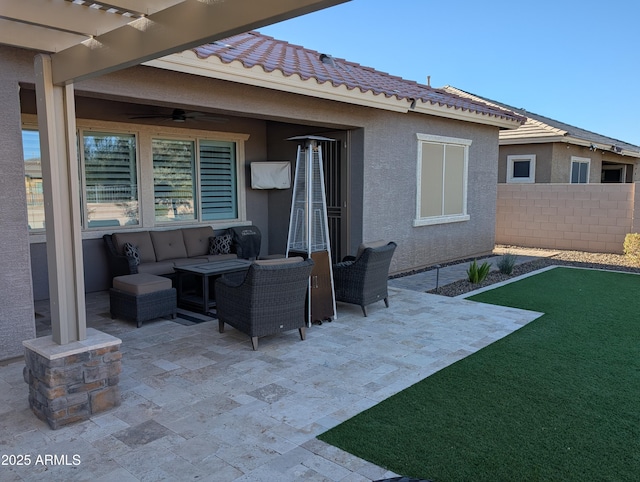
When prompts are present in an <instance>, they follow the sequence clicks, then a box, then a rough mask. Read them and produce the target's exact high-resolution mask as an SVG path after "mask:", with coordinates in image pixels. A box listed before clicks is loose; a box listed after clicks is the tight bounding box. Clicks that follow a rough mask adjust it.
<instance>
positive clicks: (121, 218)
mask: <svg viewBox="0 0 640 482" xmlns="http://www.w3.org/2000/svg"><path fill="white" fill-rule="evenodd" d="M81 139H82V140H81V142H82V146H83V148H82V152H81V160H82V169H83V174H84V175H83V179H84V201H83V207H84V219H85V227H88V228H103V227H110V226H128V225H137V224H139V220H140V216H139V206H138V170H137V158H136V136H135V135H133V134H117V133H107V132H90V131H84V132H81Z"/></svg>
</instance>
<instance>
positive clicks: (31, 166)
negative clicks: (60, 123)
mask: <svg viewBox="0 0 640 482" xmlns="http://www.w3.org/2000/svg"><path fill="white" fill-rule="evenodd" d="M22 151H23V156H24V183H25V187H26V191H27V219H28V221H27V222H28V225H29V229H44V227H45V225H44V198H43V194H42V164H41V162H40V133H39V132H38V131H37V130H31V129H25V130H23V131H22Z"/></svg>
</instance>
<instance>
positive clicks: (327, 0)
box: [51, 0, 348, 85]
mask: <svg viewBox="0 0 640 482" xmlns="http://www.w3.org/2000/svg"><path fill="white" fill-rule="evenodd" d="M346 1H348V0H270V1H269V2H255V0H234V1H233V2H219V1H208V0H207V1H206V0H184V1H182V2H180V3H178V4H176V5H173V6H171V7H169V8H166V9H164V10H160V11H158V12H156V13H153V14H151V15H149V16H147V17H144V18H140V19H137V20H135V21H133V22H131V23H129V24H127V25H125V26H122V27H119V28H116V29H114V30H111V31H109V32H107V33H105V34H103V35H99V36H96V37H95V38H92V39H91V41H90V42H87V43H88V45H85V43H80V44H78V45H75V46H73V47H70V48H68V49H65V50H63V51H61V52H58V53H55V54H53V55H52V56H51V59H52V71H53V82H54V84H56V85H60V84H69V83H73V82H78V81H81V80H84V79H87V78H91V77H94V76H97V75H103V74H106V73H109V72H113V71H116V70H120V69H123V68H126V67H131V66H134V65H138V64H140V63H142V62H145V61H148V60H151V59H154V58H158V57H162V56H165V55H169V54H172V53H174V52H180V51H183V50H186V49H189V48H193V47H197V46H199V45H203V44H205V43H207V42H213V41H215V40H219V39H222V38H226V37H229V36H232V35H236V34H239V33H242V32H246V31H248V30H252V29H254V28H259V27H262V26H264V25H268V24H271V23H275V22H279V21H282V20H286V19H289V18H293V17H297V16H299V15H304V14H306V13H309V12H313V11H316V10H320V9H322V8H326V7H330V6H333V5H337V4H340V3H344V2H346Z"/></svg>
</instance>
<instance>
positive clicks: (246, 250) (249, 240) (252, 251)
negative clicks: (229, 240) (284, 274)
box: [230, 226, 262, 259]
mask: <svg viewBox="0 0 640 482" xmlns="http://www.w3.org/2000/svg"><path fill="white" fill-rule="evenodd" d="M230 229H231V234H232V235H233V244H234V246H235V247H236V254H237V255H238V258H243V259H256V258H257V257H258V256H259V255H260V243H261V242H262V234H261V233H260V230H259V229H258V228H257V227H256V226H237V227H233V228H230Z"/></svg>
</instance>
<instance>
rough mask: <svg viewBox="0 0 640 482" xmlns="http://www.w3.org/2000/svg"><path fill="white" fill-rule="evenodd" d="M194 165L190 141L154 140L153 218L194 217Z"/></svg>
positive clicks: (186, 218) (174, 219)
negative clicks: (154, 214)
mask: <svg viewBox="0 0 640 482" xmlns="http://www.w3.org/2000/svg"><path fill="white" fill-rule="evenodd" d="M194 165H195V161H194V145H193V142H191V141H180V140H171V139H154V140H153V184H154V194H155V206H156V209H155V210H156V220H161V221H167V220H170V221H177V220H188V219H195V209H194V207H195V205H194V200H195V189H194V188H195V186H194V182H193V178H194Z"/></svg>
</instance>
